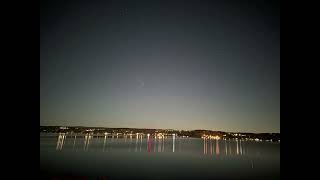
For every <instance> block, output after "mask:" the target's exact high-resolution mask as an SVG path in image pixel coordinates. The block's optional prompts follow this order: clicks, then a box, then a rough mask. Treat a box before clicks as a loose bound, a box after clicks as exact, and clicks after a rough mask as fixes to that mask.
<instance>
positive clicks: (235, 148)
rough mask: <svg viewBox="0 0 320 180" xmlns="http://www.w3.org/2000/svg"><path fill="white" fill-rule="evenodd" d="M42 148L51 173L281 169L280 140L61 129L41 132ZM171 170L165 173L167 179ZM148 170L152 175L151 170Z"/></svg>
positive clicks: (256, 172)
mask: <svg viewBox="0 0 320 180" xmlns="http://www.w3.org/2000/svg"><path fill="white" fill-rule="evenodd" d="M40 152H41V153H40V156H41V158H40V163H41V164H42V168H43V169H44V170H45V171H49V172H51V173H52V174H54V173H57V172H58V173H63V172H79V173H80V174H82V172H84V174H90V173H92V174H94V175H97V176H100V175H110V177H120V178H119V179H127V178H129V177H130V176H133V175H137V177H140V175H141V174H143V172H144V171H148V172H149V171H150V172H153V173H155V174H157V175H161V173H160V172H166V173H168V174H170V173H171V175H172V178H171V179H176V178H177V177H190V178H191V179H199V178H200V179H202V178H201V177H202V176H203V178H204V179H205V178H206V177H207V179H215V178H216V179H219V177H221V176H220V175H222V176H223V177H224V176H225V177H226V178H225V179H234V178H232V177H233V176H235V177H237V176H239V177H247V176H251V177H257V176H259V178H252V179H261V177H264V176H267V177H268V178H267V179H278V177H279V172H280V143H277V142H255V141H244V140H224V139H201V138H181V137H177V136H169V137H162V138H155V137H153V136H141V135H131V136H129V135H128V136H124V137H123V136H118V137H117V136H116V135H114V136H113V135H111V134H109V135H108V134H107V135H101V136H97V135H91V134H85V135H83V134H64V133H61V134H52V135H47V134H46V135H41V134H40ZM87 164H88V165H87ZM132 164H134V166H131V165H132ZM88 167H90V168H88ZM132 168H134V170H132V172H131V169H132ZM122 169H125V170H123V171H122ZM186 169H188V171H185V170H186ZM124 172H126V173H124ZM173 172H175V173H173ZM130 173H131V174H130ZM159 173H160V174H159ZM166 173H164V174H163V175H162V176H163V178H162V179H168V176H166V175H165V174H166ZM237 173H238V174H237ZM199 174H201V177H199ZM149 175H150V176H149ZM124 176H125V177H124ZM143 176H146V177H145V179H152V178H153V176H152V173H149V174H144V175H143ZM151 176H152V177H151ZM231 176H232V177H231ZM121 177H123V178H121ZM115 179H116V178H115ZM142 179H143V178H142ZM182 179H183V178H182Z"/></svg>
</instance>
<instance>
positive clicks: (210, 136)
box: [201, 134, 220, 140]
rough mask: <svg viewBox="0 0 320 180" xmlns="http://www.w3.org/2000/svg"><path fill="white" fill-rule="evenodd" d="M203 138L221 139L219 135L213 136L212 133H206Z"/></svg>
mask: <svg viewBox="0 0 320 180" xmlns="http://www.w3.org/2000/svg"><path fill="white" fill-rule="evenodd" d="M201 138H203V139H216V140H219V139H220V137H219V136H212V135H205V134H204V135H203V136H202V137H201Z"/></svg>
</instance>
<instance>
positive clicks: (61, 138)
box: [56, 133, 66, 150]
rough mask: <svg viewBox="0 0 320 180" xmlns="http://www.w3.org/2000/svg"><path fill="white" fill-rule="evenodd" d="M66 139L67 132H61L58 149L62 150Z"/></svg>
mask: <svg viewBox="0 0 320 180" xmlns="http://www.w3.org/2000/svg"><path fill="white" fill-rule="evenodd" d="M65 139H66V134H65V133H60V134H59V136H58V141H57V146H56V150H62V147H63V145H64V143H65Z"/></svg>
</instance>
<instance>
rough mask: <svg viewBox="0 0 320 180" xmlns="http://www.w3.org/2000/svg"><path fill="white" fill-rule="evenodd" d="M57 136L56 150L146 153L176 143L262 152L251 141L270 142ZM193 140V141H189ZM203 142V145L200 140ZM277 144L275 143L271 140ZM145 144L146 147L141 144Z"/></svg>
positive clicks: (186, 148)
mask: <svg viewBox="0 0 320 180" xmlns="http://www.w3.org/2000/svg"><path fill="white" fill-rule="evenodd" d="M53 138H56V140H57V141H56V144H55V149H56V150H57V151H62V150H64V149H66V150H74V151H78V150H81V148H80V147H81V146H82V149H83V151H85V152H86V151H90V150H92V151H102V152H109V151H112V150H113V149H114V150H115V151H121V150H127V152H148V153H151V152H153V153H162V152H172V153H175V152H176V151H175V150H176V149H175V148H176V147H175V146H176V145H177V143H178V152H182V153H183V152H191V151H192V153H194V152H198V153H200V151H201V146H202V149H203V150H202V153H200V154H203V155H214V156H221V155H222V156H235V155H236V156H243V155H247V154H248V153H249V154H251V155H252V154H253V155H258V156H260V155H261V151H260V150H261V148H256V147H255V146H254V144H257V143H261V144H263V143H271V142H252V141H246V140H239V139H236V140H222V139H200V138H180V137H176V136H169V137H162V138H154V137H149V136H147V137H144V136H142V135H140V134H137V135H132V134H131V135H129V136H123V137H119V136H114V135H104V136H93V135H91V134H85V135H81V134H80V135H79V134H78V135H77V134H75V135H70V134H69V135H68V134H65V133H60V134H57V135H56V136H53V137H52V139H53ZM190 142H192V143H190ZM200 142H202V145H201V143H200ZM274 144H277V143H274ZM143 147H145V149H144V148H143Z"/></svg>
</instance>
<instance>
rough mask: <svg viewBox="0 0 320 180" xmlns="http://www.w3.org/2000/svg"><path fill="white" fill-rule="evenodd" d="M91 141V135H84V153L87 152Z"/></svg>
mask: <svg viewBox="0 0 320 180" xmlns="http://www.w3.org/2000/svg"><path fill="white" fill-rule="evenodd" d="M91 139H92V135H90V134H86V135H85V136H84V146H83V149H84V150H85V151H88V149H89V145H90V140H91Z"/></svg>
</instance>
